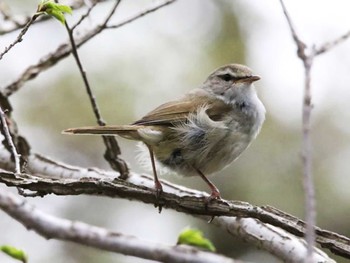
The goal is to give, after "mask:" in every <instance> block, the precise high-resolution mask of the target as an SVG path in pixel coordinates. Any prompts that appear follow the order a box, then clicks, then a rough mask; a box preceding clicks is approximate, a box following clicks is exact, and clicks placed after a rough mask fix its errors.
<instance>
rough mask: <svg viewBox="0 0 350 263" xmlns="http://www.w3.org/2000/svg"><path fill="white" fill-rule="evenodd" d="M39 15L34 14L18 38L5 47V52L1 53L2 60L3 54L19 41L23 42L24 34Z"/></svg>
mask: <svg viewBox="0 0 350 263" xmlns="http://www.w3.org/2000/svg"><path fill="white" fill-rule="evenodd" d="M38 17H39V15H38V14H35V15H33V16H32V17H31V18H30V20H29V21H28V22H27V23H26V24H25V26H24V27H23V29H22V30H21V32H20V33H19V34H18V36H17V37H16V39H15V40H14V41H13V42H12V43H11V44H10V45H9V46H7V47H6V48H5V50H4V51H3V52H1V53H0V60H1V59H2V58H3V56H4V55H5V54H6V53H7V52H9V51H10V50H11V49H12V48H13V47H14V46H15V45H17V44H18V43H19V42H22V40H23V36H24V35H25V34H26V33H27V31H28V29H29V27H30V26H31V25H32V24H33V23H34V21H35V20H36V19H37V18H38Z"/></svg>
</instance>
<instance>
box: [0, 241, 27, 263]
mask: <svg viewBox="0 0 350 263" xmlns="http://www.w3.org/2000/svg"><path fill="white" fill-rule="evenodd" d="M0 250H1V251H2V252H4V253H6V254H7V255H9V256H10V257H12V258H15V259H18V260H20V261H22V262H23V263H26V262H27V261H28V257H27V255H26V253H25V252H24V251H23V250H21V249H17V248H15V247H12V246H8V245H4V246H0Z"/></svg>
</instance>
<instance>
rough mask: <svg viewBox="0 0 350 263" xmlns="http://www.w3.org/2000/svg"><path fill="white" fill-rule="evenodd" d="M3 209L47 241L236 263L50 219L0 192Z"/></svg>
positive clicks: (165, 257)
mask: <svg viewBox="0 0 350 263" xmlns="http://www.w3.org/2000/svg"><path fill="white" fill-rule="evenodd" d="M0 208H1V209H2V210H3V211H4V212H5V213H7V214H9V215H10V216H11V217H13V218H14V219H15V220H17V221H19V222H20V223H22V224H23V225H24V226H25V227H27V228H28V229H33V230H34V231H35V232H37V233H38V234H39V235H42V236H43V237H45V238H47V239H52V238H54V239H59V240H64V241H72V242H74V243H78V244H82V245H86V246H90V247H95V248H99V249H103V250H107V251H112V252H118V253H122V254H125V255H131V256H136V257H140V258H145V259H151V260H157V261H161V262H175V263H176V262H179V263H180V262H198V263H199V262H203V263H214V262H222V263H234V262H238V261H234V260H232V259H229V258H226V257H224V256H221V255H218V254H215V253H210V252H204V251H200V250H197V249H195V248H193V247H189V246H166V245H163V244H156V243H151V242H149V241H145V240H140V239H138V238H136V237H133V236H126V235H123V234H121V233H116V232H111V231H108V230H106V229H104V228H100V227H96V226H92V225H88V224H85V223H82V222H77V221H74V222H73V221H70V220H67V219H61V218H58V217H54V216H52V215H48V214H46V213H44V212H42V211H40V210H38V209H36V208H35V207H33V206H31V205H30V204H28V202H27V201H25V200H23V199H21V198H19V197H17V196H16V195H14V194H12V193H10V192H7V191H1V192H0Z"/></svg>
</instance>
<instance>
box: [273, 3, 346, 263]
mask: <svg viewBox="0 0 350 263" xmlns="http://www.w3.org/2000/svg"><path fill="white" fill-rule="evenodd" d="M280 3H281V6H282V9H283V13H284V16H285V18H286V20H287V22H288V25H289V29H290V31H291V34H292V37H293V39H294V42H295V44H296V46H297V55H298V57H299V58H300V59H301V60H302V62H303V65H304V97H303V109H302V112H303V113H302V142H303V144H302V163H303V185H304V192H305V219H306V223H307V227H306V233H305V235H306V241H307V244H308V251H307V257H306V259H305V262H312V259H313V258H312V256H313V255H312V254H313V247H314V244H315V236H316V234H315V229H314V226H315V225H316V200H315V188H314V183H313V178H312V149H311V148H312V145H311V112H312V107H313V105H312V96H311V69H312V65H313V61H314V58H315V57H316V56H317V55H320V54H323V53H325V52H327V51H329V50H330V49H332V48H333V47H335V46H336V45H338V44H340V43H342V42H344V41H345V40H347V39H348V38H349V37H350V31H348V32H347V33H345V34H344V35H342V36H340V37H339V38H337V39H335V40H334V41H331V42H328V43H324V44H323V45H320V47H318V48H315V47H313V48H312V49H311V50H310V52H309V54H306V50H307V46H306V44H305V43H304V42H303V41H301V39H300V38H299V36H298V34H297V33H296V30H295V28H294V26H293V23H292V20H291V18H290V16H289V13H288V11H287V9H286V7H285V5H284V2H283V0H280Z"/></svg>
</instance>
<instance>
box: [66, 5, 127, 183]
mask: <svg viewBox="0 0 350 263" xmlns="http://www.w3.org/2000/svg"><path fill="white" fill-rule="evenodd" d="M120 2H121V0H117V1H116V2H115V4H114V5H113V7H112V9H111V11H110V13H109V15H108V16H107V18H106V19H105V22H104V24H103V25H102V27H105V26H106V24H107V23H108V21H109V20H110V19H111V18H112V16H113V14H114V13H115V11H116V9H117V7H118V6H119V4H120ZM90 10H91V9H89V10H88V12H87V14H88V13H89V12H90ZM84 17H86V16H83V17H82V18H84ZM81 21H82V20H79V21H78V22H77V24H76V25H78V24H79V23H80V22H81ZM76 25H75V26H76ZM65 27H66V29H67V32H68V35H69V41H70V44H71V49H72V54H73V56H74V59H75V61H76V63H77V66H78V69H79V72H80V75H81V77H82V79H83V82H84V85H85V89H86V92H87V94H88V97H89V99H90V103H91V106H92V110H93V112H94V114H95V117H96V119H97V124H98V125H100V126H104V125H106V122H105V121H104V120H103V119H102V115H101V113H100V109H99V107H98V104H97V101H96V98H95V96H94V94H93V92H92V89H91V86H90V82H89V80H88V77H87V74H86V71H85V69H84V68H83V65H82V63H81V60H80V58H79V54H78V50H77V46H76V44H75V40H74V36H73V29H70V28H69V26H68V23H67V21H66V22H65ZM102 139H103V142H104V144H105V147H106V152H105V155H104V157H105V159H106V161H107V162H108V163H109V164H110V166H111V167H112V168H113V169H115V170H116V171H118V172H119V173H120V176H121V178H124V179H126V178H127V177H128V175H129V167H128V165H127V164H126V162H125V161H124V160H123V159H122V158H120V155H121V150H120V147H119V145H118V142H117V139H116V137H115V136H102Z"/></svg>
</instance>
